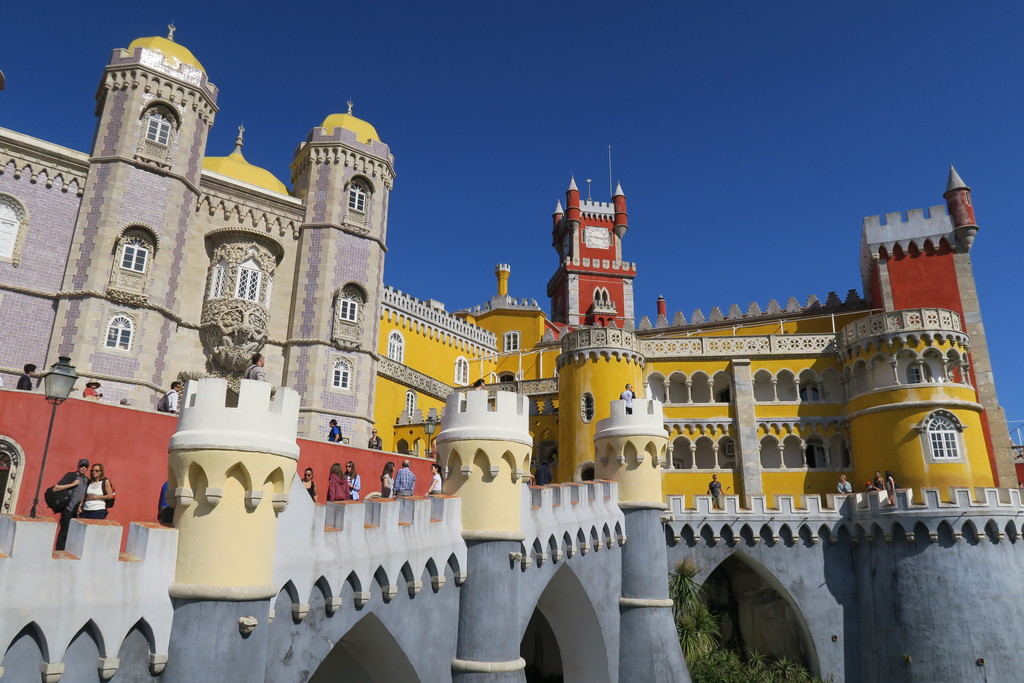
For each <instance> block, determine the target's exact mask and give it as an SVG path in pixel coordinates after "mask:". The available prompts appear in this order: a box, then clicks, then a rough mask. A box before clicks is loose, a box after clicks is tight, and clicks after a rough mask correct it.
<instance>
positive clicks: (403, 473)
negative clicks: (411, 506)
mask: <svg viewBox="0 0 1024 683" xmlns="http://www.w3.org/2000/svg"><path fill="white" fill-rule="evenodd" d="M415 488H416V475H415V474H413V472H412V470H411V469H409V461H408V460H403V461H402V469H400V470H398V474H396V475H395V495H396V496H398V497H399V498H405V497H406V496H411V495H412V494H413V491H414V490H415Z"/></svg>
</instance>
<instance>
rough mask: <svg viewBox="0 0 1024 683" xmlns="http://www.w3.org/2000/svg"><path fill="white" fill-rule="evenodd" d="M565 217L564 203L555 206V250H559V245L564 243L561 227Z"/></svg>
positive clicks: (553, 221)
mask: <svg viewBox="0 0 1024 683" xmlns="http://www.w3.org/2000/svg"><path fill="white" fill-rule="evenodd" d="M563 215H565V211H563V210H562V202H561V201H559V202H558V203H556V204H555V212H554V213H553V214H551V246H553V247H554V248H555V249H558V245H559V243H560V242H561V241H562V234H561V227H562V216H563Z"/></svg>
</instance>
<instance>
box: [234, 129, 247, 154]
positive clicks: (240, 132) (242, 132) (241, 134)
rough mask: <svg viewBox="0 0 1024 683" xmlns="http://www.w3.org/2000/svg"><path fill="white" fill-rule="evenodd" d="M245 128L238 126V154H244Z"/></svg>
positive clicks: (236, 145)
mask: <svg viewBox="0 0 1024 683" xmlns="http://www.w3.org/2000/svg"><path fill="white" fill-rule="evenodd" d="M244 136H245V126H244V125H240V126H238V137H237V138H235V151H236V152H237V153H238V154H241V153H242V145H243V144H245V137H244Z"/></svg>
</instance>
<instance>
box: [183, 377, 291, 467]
mask: <svg viewBox="0 0 1024 683" xmlns="http://www.w3.org/2000/svg"><path fill="white" fill-rule="evenodd" d="M227 388H228V384H227V380H224V379H221V378H209V379H201V380H198V381H195V380H193V381H189V382H188V383H186V384H185V393H184V396H183V397H182V401H181V412H180V414H179V415H178V431H177V432H175V434H174V436H172V437H171V444H170V449H169V450H171V451H178V450H186V449H221V450H239V451H255V452H260V453H273V454H275V455H283V456H285V457H288V458H293V459H295V460H298V458H299V445H298V443H296V441H295V434H296V431H297V427H298V420H299V395H298V393H296V392H295V391H294V390H293V389H288V388H287V387H277V391H276V394H275V396H274V398H273V399H271V397H270V392H271V389H272V388H273V385H272V384H269V383H268V382H257V381H255V380H247V379H243V380H242V381H241V385H240V387H239V395H238V407H228V406H226V405H225V403H226V396H227Z"/></svg>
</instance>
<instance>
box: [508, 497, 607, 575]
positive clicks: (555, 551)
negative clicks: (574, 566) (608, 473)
mask: <svg viewBox="0 0 1024 683" xmlns="http://www.w3.org/2000/svg"><path fill="white" fill-rule="evenodd" d="M522 519H523V527H522V528H523V534H524V536H525V539H524V540H523V553H522V554H523V559H522V562H523V569H526V568H528V567H529V566H531V565H533V566H534V567H540V566H542V565H543V564H544V563H545V562H548V561H550V562H555V563H558V562H561V561H562V559H563V558H571V557H573V556H574V555H576V554H577V553H578V554H580V555H586V554H587V553H588V552H590V551H593V552H595V553H596V552H599V551H601V550H602V549H611V548H613V547H614V546H615V545H619V546H622V545H625V543H626V533H625V525H624V516H623V513H622V510H620V509H619V505H618V485H617V484H616V483H615V482H612V481H601V480H598V481H585V482H582V483H566V484H553V485H550V486H531V487H529V488H526V487H524V488H523V510H522Z"/></svg>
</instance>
